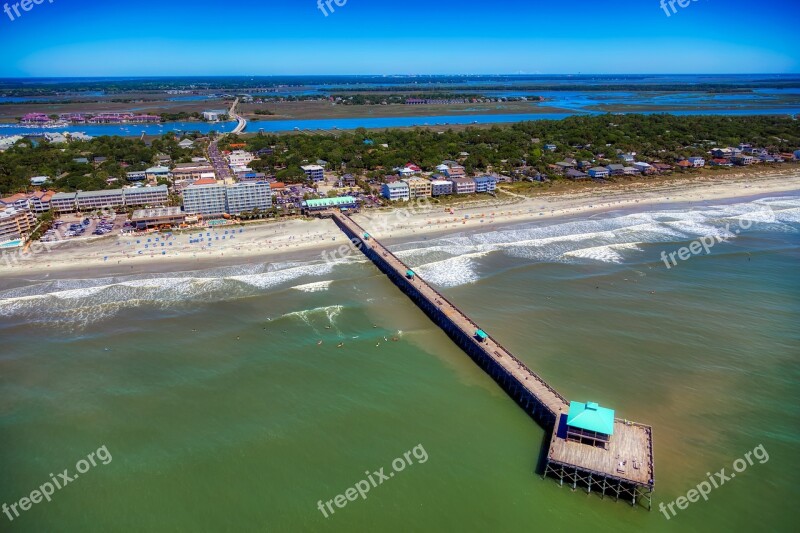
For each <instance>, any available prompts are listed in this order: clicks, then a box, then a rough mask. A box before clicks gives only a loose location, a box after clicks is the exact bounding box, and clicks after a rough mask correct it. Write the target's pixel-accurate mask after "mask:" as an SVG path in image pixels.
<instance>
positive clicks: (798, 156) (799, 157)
mask: <svg viewBox="0 0 800 533" xmlns="http://www.w3.org/2000/svg"><path fill="white" fill-rule="evenodd" d="M794 159H795V161H800V150H795V151H794Z"/></svg>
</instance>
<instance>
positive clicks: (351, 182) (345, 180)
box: [341, 174, 356, 187]
mask: <svg viewBox="0 0 800 533" xmlns="http://www.w3.org/2000/svg"><path fill="white" fill-rule="evenodd" d="M341 186H342V187H355V186H356V177H355V176H353V175H352V174H345V175H344V176H342V179H341Z"/></svg>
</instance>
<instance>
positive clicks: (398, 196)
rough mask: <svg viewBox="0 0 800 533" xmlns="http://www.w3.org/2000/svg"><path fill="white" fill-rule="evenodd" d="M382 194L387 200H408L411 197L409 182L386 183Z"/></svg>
mask: <svg viewBox="0 0 800 533" xmlns="http://www.w3.org/2000/svg"><path fill="white" fill-rule="evenodd" d="M381 194H382V195H383V197H384V198H386V199H387V200H391V201H392V202H396V201H398V200H405V201H408V200H409V199H410V191H409V189H408V183H406V182H405V181H396V182H394V183H384V184H383V188H382V190H381Z"/></svg>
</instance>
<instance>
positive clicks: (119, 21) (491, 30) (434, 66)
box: [0, 0, 800, 77]
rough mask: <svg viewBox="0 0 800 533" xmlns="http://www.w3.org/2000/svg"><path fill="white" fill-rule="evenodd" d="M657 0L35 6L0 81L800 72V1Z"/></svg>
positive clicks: (9, 29)
mask: <svg viewBox="0 0 800 533" xmlns="http://www.w3.org/2000/svg"><path fill="white" fill-rule="evenodd" d="M17 1H19V0H14V1H12V2H7V3H8V4H10V6H9V7H10V8H11V6H13V4H14V3H16V2H17ZM340 1H341V0H340ZM659 2H660V0H608V1H604V2H600V1H597V0H550V1H545V0H525V1H521V0H497V1H475V0H461V1H456V0H428V1H403V0H392V1H389V0H347V2H346V4H345V5H344V6H341V7H337V6H336V5H335V4H333V8H334V12H332V13H331V12H328V16H327V17H326V16H325V15H324V14H323V13H322V12H321V11H320V10H319V9H318V7H317V0H280V1H275V0H257V1H254V0H236V1H228V2H225V1H219V0H215V1H208V0H194V1H190V0H159V1H153V0H137V1H134V2H125V3H123V2H118V1H116V0H115V1H108V0H106V1H100V0H52V3H50V0H44V2H43V3H42V4H39V5H35V4H34V5H33V7H32V8H31V10H30V11H28V12H24V11H20V12H21V14H22V16H21V17H15V20H13V21H12V20H11V19H10V17H9V16H8V15H7V14H6V13H4V12H1V11H0V76H3V77H16V76H145V75H150V76H163V75H237V74H238V75H280V74H300V75H302V74H456V73H458V74H461V73H464V74H500V73H517V72H522V73H542V74H561V73H564V74H567V73H584V74H588V73H592V74H594V73H598V74H599V73H631V74H636V73H740V72H741V73H753V72H755V73H765V72H774V73H798V72H800V32H798V31H797V30H796V27H795V28H794V29H793V28H792V27H791V26H792V25H795V26H796V22H797V21H798V20H800V0H762V1H759V2H757V3H753V2H752V1H744V0H698V1H694V2H690V3H689V5H688V6H687V7H685V8H680V7H679V6H678V5H677V4H675V8H676V10H677V13H675V14H671V16H669V17H668V16H667V15H666V14H665V12H664V11H663V10H662V9H661V7H660V4H659ZM5 3H6V2H5V0H0V7H2V5H3V4H5ZM12 15H13V10H12Z"/></svg>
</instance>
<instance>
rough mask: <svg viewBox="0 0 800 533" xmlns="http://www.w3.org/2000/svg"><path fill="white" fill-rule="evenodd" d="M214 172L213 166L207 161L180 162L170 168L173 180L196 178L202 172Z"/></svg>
mask: <svg viewBox="0 0 800 533" xmlns="http://www.w3.org/2000/svg"><path fill="white" fill-rule="evenodd" d="M209 172H211V173H213V172H214V167H212V166H211V165H210V164H209V163H180V164H177V165H175V167H173V169H172V179H174V180H175V181H178V180H186V179H193V180H198V179H200V178H202V177H203V174H208V173H209Z"/></svg>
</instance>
